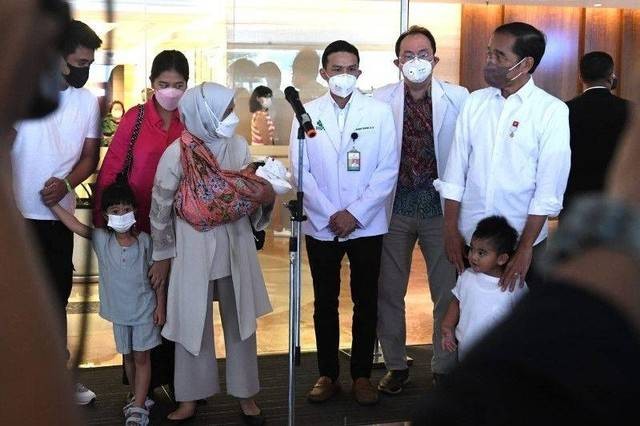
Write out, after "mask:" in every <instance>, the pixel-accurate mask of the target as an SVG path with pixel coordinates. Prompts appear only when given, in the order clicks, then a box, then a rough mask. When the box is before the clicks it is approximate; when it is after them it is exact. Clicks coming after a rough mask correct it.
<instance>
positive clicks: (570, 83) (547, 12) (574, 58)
mask: <svg viewBox="0 0 640 426" xmlns="http://www.w3.org/2000/svg"><path fill="white" fill-rule="evenodd" d="M583 13H584V9H580V8H577V7H539V6H537V7H531V6H505V8H504V22H505V23H508V22H514V21H521V22H526V23H528V24H531V25H533V26H534V27H536V28H538V29H539V30H541V31H542V32H544V33H545V35H546V37H547V47H546V51H545V53H544V56H543V58H542V62H541V63H540V66H539V67H538V69H537V70H536V71H535V72H534V74H533V78H534V80H535V82H536V85H538V86H539V87H541V88H543V89H544V90H546V91H547V92H549V93H551V94H552V95H554V96H557V97H558V98H560V99H562V100H568V99H571V98H573V97H574V96H575V95H576V94H577V93H578V82H577V76H578V72H579V67H578V61H579V59H580V39H581V32H582V31H581V29H582V16H583Z"/></svg>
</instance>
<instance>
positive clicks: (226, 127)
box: [200, 83, 240, 138]
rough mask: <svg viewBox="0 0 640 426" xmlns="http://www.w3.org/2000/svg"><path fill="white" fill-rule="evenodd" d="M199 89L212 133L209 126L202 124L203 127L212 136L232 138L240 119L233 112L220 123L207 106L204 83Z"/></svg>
mask: <svg viewBox="0 0 640 426" xmlns="http://www.w3.org/2000/svg"><path fill="white" fill-rule="evenodd" d="M200 87H201V93H202V98H203V100H204V106H205V108H206V109H207V112H208V113H209V117H210V118H211V122H212V123H213V132H212V131H211V130H210V126H209V125H208V123H204V127H205V128H206V129H207V131H208V132H209V134H211V135H212V136H217V137H221V138H230V137H231V136H233V134H234V133H235V131H236V127H238V124H239V123H240V117H238V116H237V115H236V113H235V112H233V111H231V113H230V114H229V115H227V116H226V117H225V118H224V120H222V121H220V120H219V119H218V117H217V116H216V114H215V113H214V112H213V109H211V107H210V106H209V103H208V102H207V99H206V98H205V96H204V83H202V85H201V86H200Z"/></svg>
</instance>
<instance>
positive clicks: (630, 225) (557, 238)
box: [540, 195, 640, 271]
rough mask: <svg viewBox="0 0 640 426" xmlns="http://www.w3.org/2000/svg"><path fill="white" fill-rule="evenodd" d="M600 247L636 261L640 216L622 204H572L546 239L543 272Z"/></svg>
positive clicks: (585, 200) (601, 200) (599, 200)
mask: <svg viewBox="0 0 640 426" xmlns="http://www.w3.org/2000/svg"><path fill="white" fill-rule="evenodd" d="M595 247H603V248H606V249H608V250H612V251H618V252H623V253H625V254H627V255H629V256H631V257H633V258H636V259H640V212H638V210H637V208H636V207H634V206H631V205H629V204H627V203H625V202H623V201H620V200H614V199H611V198H607V197H605V196H603V195H587V196H583V197H581V198H579V199H577V200H576V201H575V203H574V204H573V205H572V206H571V208H570V209H569V211H568V213H567V214H566V215H565V216H564V217H563V218H562V219H560V226H559V227H558V230H557V231H556V232H555V233H554V234H553V236H552V237H551V238H550V239H549V245H548V246H547V251H546V253H545V258H546V259H545V262H543V263H542V264H541V265H540V266H541V267H543V268H544V269H546V270H547V271H550V270H552V269H553V268H554V267H555V266H556V265H558V264H560V263H562V262H563V261H566V260H568V259H570V258H572V257H574V256H576V255H578V254H580V253H582V252H584V251H585V250H586V249H590V248H595Z"/></svg>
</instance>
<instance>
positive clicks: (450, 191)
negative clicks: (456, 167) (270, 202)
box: [433, 179, 464, 202]
mask: <svg viewBox="0 0 640 426" xmlns="http://www.w3.org/2000/svg"><path fill="white" fill-rule="evenodd" d="M433 186H434V188H436V191H438V192H439V193H440V196H441V197H442V198H445V199H447V200H453V201H458V202H460V201H462V195H463V194H464V186H460V185H456V184H454V183H449V182H445V181H443V180H440V179H436V180H434V181H433Z"/></svg>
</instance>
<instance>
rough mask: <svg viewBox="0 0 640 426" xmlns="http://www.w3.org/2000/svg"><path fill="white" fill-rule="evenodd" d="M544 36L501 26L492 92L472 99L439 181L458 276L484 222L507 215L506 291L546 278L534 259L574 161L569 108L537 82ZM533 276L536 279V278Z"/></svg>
mask: <svg viewBox="0 0 640 426" xmlns="http://www.w3.org/2000/svg"><path fill="white" fill-rule="evenodd" d="M545 46H546V40H545V36H544V34H543V33H542V32H541V31H539V30H538V29H536V28H535V27H533V26H531V25H529V24H526V23H524V22H511V23H508V24H504V25H501V26H500V27H498V28H497V29H496V30H495V31H494V32H493V35H492V37H491V40H490V41H489V46H488V50H487V62H486V65H485V67H484V79H485V81H486V82H487V84H488V85H489V86H491V87H487V88H485V89H480V90H477V91H475V92H473V93H472V94H471V96H469V100H468V101H467V103H466V104H465V106H464V108H463V110H462V112H461V113H460V118H458V122H457V126H456V134H455V138H454V141H453V145H452V147H451V154H450V155H449V158H448V161H447V169H446V171H445V173H444V177H442V179H441V181H436V187H437V188H438V190H439V191H440V195H441V196H442V197H443V198H445V211H444V217H445V248H446V251H447V257H448V258H449V260H450V261H451V262H453V263H454V265H456V268H457V269H458V272H462V270H463V269H464V260H463V258H464V247H465V243H466V244H467V245H468V244H469V242H470V240H471V235H472V233H473V230H474V229H475V227H476V224H477V223H478V221H480V220H481V219H482V218H483V217H486V216H489V215H502V216H505V217H506V218H507V220H508V221H509V223H510V224H511V226H513V227H514V228H515V229H516V230H517V231H518V233H519V241H518V245H517V247H516V250H515V254H514V255H513V256H511V259H510V260H509V263H508V264H507V267H506V269H505V271H504V274H503V275H502V277H501V278H500V282H499V285H500V286H501V287H502V288H503V290H509V291H513V289H514V288H515V286H516V285H520V286H522V285H524V283H525V282H526V284H527V285H528V286H529V287H530V288H532V289H534V288H535V287H538V286H540V284H542V282H543V280H542V277H541V276H540V275H538V274H535V270H534V271H531V268H530V266H531V264H532V261H535V260H536V259H537V258H539V257H540V256H542V255H543V253H544V249H545V246H546V238H547V234H548V229H547V218H548V217H554V216H557V215H558V214H559V213H560V210H561V209H562V202H563V195H564V191H565V188H566V185H567V177H568V175H569V167H570V163H571V149H570V145H569V110H568V108H567V106H566V105H565V103H564V102H562V101H561V100H560V99H558V98H556V97H554V96H552V95H550V94H549V93H547V92H545V91H544V90H542V89H541V88H539V87H538V86H536V85H535V84H534V82H533V77H532V74H533V72H534V71H535V70H536V68H537V67H538V65H539V64H540V61H541V60H542V56H543V54H544V51H545ZM532 272H533V273H532Z"/></svg>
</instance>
